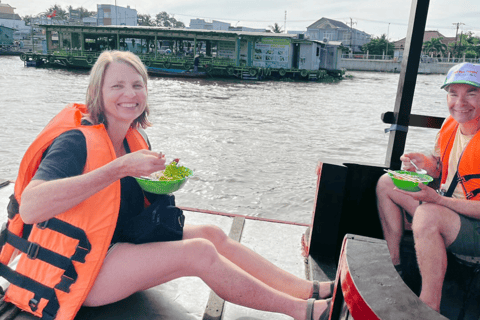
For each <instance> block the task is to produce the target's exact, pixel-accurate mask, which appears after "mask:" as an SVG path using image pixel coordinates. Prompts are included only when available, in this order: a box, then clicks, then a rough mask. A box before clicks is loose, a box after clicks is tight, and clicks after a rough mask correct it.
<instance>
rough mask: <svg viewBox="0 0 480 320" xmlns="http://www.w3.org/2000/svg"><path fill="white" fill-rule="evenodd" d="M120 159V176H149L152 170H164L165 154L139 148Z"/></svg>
mask: <svg viewBox="0 0 480 320" xmlns="http://www.w3.org/2000/svg"><path fill="white" fill-rule="evenodd" d="M116 161H120V167H121V172H122V176H124V177H125V176H132V177H140V176H149V175H150V174H151V173H153V172H157V171H160V170H165V155H164V154H162V153H157V152H154V151H150V150H139V151H136V152H132V153H129V154H126V155H124V156H122V157H120V158H118V159H117V160H116Z"/></svg>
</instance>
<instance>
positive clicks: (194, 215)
mask: <svg viewBox="0 0 480 320" xmlns="http://www.w3.org/2000/svg"><path fill="white" fill-rule="evenodd" d="M12 193H13V183H10V184H9V185H7V186H5V187H3V188H0V207H1V208H2V209H1V210H2V214H1V217H2V218H1V219H3V220H2V221H0V222H1V223H2V224H3V222H5V220H6V217H7V213H6V207H7V204H8V198H9V196H10V195H11V194H12ZM184 214H185V217H186V223H189V224H214V225H217V226H219V227H220V228H221V229H222V230H223V231H225V233H227V234H229V235H230V236H231V237H234V236H240V242H241V243H242V244H244V245H245V246H247V247H249V248H250V249H252V250H254V251H255V252H257V253H259V254H260V255H262V256H264V257H265V258H267V259H268V260H270V261H271V262H273V263H274V264H276V265H277V266H279V267H281V268H282V269H284V270H287V271H288V272H291V273H293V274H295V275H297V276H299V277H301V278H305V277H307V274H308V270H307V268H308V267H307V265H306V264H305V258H304V257H303V256H302V245H301V239H302V236H303V234H304V233H305V231H306V229H307V227H305V226H299V225H292V224H288V223H275V222H267V221H258V220H252V219H248V218H247V219H245V218H243V217H229V216H221V215H217V214H207V213H199V212H191V211H184ZM242 226H243V230H242V229H241V227H242ZM280 248H281V250H279V249H280ZM5 284H6V283H5V280H4V279H3V278H0V285H1V286H2V287H3V288H5ZM221 308H222V300H221V299H220V300H219V298H218V297H216V295H214V294H212V292H211V290H210V289H209V287H208V286H207V285H206V284H205V283H204V282H203V281H202V280H201V279H199V278H195V277H186V278H180V279H176V280H173V281H170V282H168V283H165V284H162V285H160V286H157V287H155V288H152V289H149V290H146V291H144V292H139V293H136V294H134V295H132V296H130V297H129V298H127V299H125V300H122V301H120V302H117V303H114V304H111V305H107V306H103V307H98V308H83V309H81V311H80V313H79V314H78V316H77V317H76V319H78V320H80V319H90V320H94V319H122V320H124V319H136V320H141V319H175V320H182V319H189V320H196V319H225V320H230V319H242V320H248V319H252V320H253V319H255V320H258V319H268V320H277V319H278V320H283V319H292V318H291V317H288V316H285V315H281V314H273V313H270V312H262V311H257V310H252V309H249V308H245V307H241V306H238V305H235V304H231V303H228V302H226V303H225V305H224V307H223V315H222V312H221ZM7 315H8V313H7V314H5V316H7ZM3 318H4V316H0V320H1V319H3ZM15 319H34V317H32V316H29V315H28V314H24V313H20V314H19V315H18V316H17V317H16V318H15Z"/></svg>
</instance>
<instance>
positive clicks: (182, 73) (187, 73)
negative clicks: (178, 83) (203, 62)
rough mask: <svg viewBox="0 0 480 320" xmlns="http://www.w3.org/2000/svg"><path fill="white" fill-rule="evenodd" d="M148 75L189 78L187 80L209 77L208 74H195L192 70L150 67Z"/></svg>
mask: <svg viewBox="0 0 480 320" xmlns="http://www.w3.org/2000/svg"><path fill="white" fill-rule="evenodd" d="M147 70H148V73H150V74H151V75H155V76H171V77H187V78H206V77H207V76H208V75H207V73H206V72H199V71H197V72H194V71H191V70H182V69H166V68H155V67H148V68H147Z"/></svg>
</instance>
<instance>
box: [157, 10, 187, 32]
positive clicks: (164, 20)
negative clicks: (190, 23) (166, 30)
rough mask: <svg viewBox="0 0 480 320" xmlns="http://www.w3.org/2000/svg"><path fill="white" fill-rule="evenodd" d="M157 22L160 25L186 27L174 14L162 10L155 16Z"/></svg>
mask: <svg viewBox="0 0 480 320" xmlns="http://www.w3.org/2000/svg"><path fill="white" fill-rule="evenodd" d="M155 22H156V23H157V26H159V27H170V28H185V24H184V23H183V22H181V21H178V20H177V19H175V17H174V16H171V15H169V14H168V13H166V12H165V11H162V12H160V13H158V14H157V15H156V16H155Z"/></svg>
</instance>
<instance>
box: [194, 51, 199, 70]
mask: <svg viewBox="0 0 480 320" xmlns="http://www.w3.org/2000/svg"><path fill="white" fill-rule="evenodd" d="M199 63H200V55H199V54H197V55H195V59H193V72H198V64H199Z"/></svg>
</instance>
